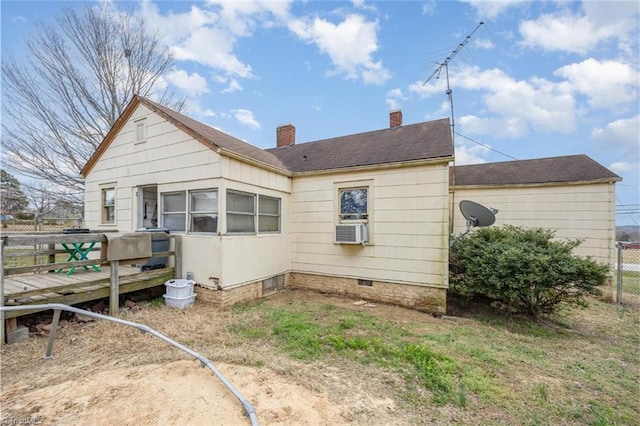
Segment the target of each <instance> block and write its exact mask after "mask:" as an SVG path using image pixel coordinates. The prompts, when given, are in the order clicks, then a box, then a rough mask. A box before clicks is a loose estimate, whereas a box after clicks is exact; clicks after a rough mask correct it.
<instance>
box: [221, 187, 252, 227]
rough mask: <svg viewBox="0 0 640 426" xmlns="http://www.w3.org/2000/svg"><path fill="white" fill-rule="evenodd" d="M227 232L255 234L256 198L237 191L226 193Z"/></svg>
mask: <svg viewBox="0 0 640 426" xmlns="http://www.w3.org/2000/svg"><path fill="white" fill-rule="evenodd" d="M227 232H228V233H229V234H245V233H255V232H256V196H255V194H249V193H246V192H239V191H231V190H230V191H227Z"/></svg>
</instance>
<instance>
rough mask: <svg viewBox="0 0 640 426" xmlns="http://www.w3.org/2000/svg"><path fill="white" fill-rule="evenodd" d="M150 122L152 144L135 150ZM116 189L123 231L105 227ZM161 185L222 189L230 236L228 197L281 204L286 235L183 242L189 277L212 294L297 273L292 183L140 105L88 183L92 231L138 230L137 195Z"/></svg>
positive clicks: (190, 237) (222, 218) (221, 222)
mask: <svg viewBox="0 0 640 426" xmlns="http://www.w3.org/2000/svg"><path fill="white" fill-rule="evenodd" d="M142 118H146V123H147V137H146V141H145V142H142V143H135V142H134V139H135V131H136V129H135V122H136V121H137V120H140V119H142ZM105 184H108V186H113V187H115V188H116V223H115V225H101V223H100V222H101V199H100V197H101V189H102V188H103V187H104V185H105ZM146 185H157V192H158V194H162V193H165V192H172V191H185V190H197V189H209V188H217V189H218V193H219V203H218V210H219V213H218V230H219V232H220V233H221V234H222V233H224V230H225V229H226V215H225V207H226V203H225V193H226V190H227V189H236V190H240V191H245V192H250V193H255V194H261V195H267V196H271V197H277V198H280V199H281V233H279V234H264V235H205V234H184V235H182V243H183V259H182V260H183V263H182V267H183V269H182V270H183V271H184V272H185V273H186V272H187V271H189V272H192V274H193V277H194V279H195V280H196V281H197V282H198V283H199V284H202V285H205V286H215V285H216V284H219V285H222V286H223V287H233V286H236V285H240V284H243V283H246V282H253V281H256V280H259V279H263V278H268V277H270V276H273V275H277V274H282V273H285V272H287V271H288V270H289V269H290V265H291V262H290V246H291V244H290V240H289V213H288V208H289V193H290V191H291V182H290V178H289V177H287V176H284V175H281V174H278V173H275V172H273V171H269V170H266V169H262V168H260V167H257V166H253V165H251V164H247V163H243V162H240V161H238V160H235V159H232V158H228V157H222V156H220V155H219V154H218V153H216V151H215V150H214V149H212V148H210V147H208V146H207V145H205V144H203V143H201V142H200V141H198V140H195V139H193V138H192V137H191V136H190V135H188V134H187V133H185V132H183V131H182V130H180V129H179V128H177V127H176V126H174V125H173V124H171V123H169V122H167V121H166V120H164V119H163V118H162V117H160V116H159V115H157V114H155V113H153V112H152V111H150V110H149V109H147V108H146V107H144V106H143V105H139V106H138V107H137V108H136V110H135V111H134V112H133V113H132V115H131V117H130V118H129V120H128V121H127V123H125V125H124V126H123V127H122V129H121V131H120V132H119V133H118V134H117V135H116V137H115V138H114V140H113V141H112V143H111V144H110V145H109V146H108V149H107V150H106V152H104V153H103V155H102V156H101V157H100V160H99V161H98V162H97V163H96V164H95V166H94V167H93V168H92V170H91V171H90V173H89V174H88V176H87V177H86V180H85V226H87V227H89V228H91V229H96V230H98V229H104V230H117V231H119V232H132V231H134V230H135V229H136V228H137V217H138V216H137V211H136V210H137V202H136V201H137V198H136V197H137V191H138V188H139V187H140V186H146Z"/></svg>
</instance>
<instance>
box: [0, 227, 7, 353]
mask: <svg viewBox="0 0 640 426" xmlns="http://www.w3.org/2000/svg"><path fill="white" fill-rule="evenodd" d="M5 241H6V237H0V307H2V306H4V243H5ZM5 332H6V329H5V323H4V310H0V346H4V339H5V337H6V336H5Z"/></svg>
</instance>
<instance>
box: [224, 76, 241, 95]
mask: <svg viewBox="0 0 640 426" xmlns="http://www.w3.org/2000/svg"><path fill="white" fill-rule="evenodd" d="M240 90H242V86H241V85H240V83H238V80H235V79H232V80H231V81H230V82H229V85H228V86H227V87H226V88H224V89H223V90H221V91H220V93H233V92H237V91H240Z"/></svg>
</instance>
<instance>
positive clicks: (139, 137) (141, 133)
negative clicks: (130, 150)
mask: <svg viewBox="0 0 640 426" xmlns="http://www.w3.org/2000/svg"><path fill="white" fill-rule="evenodd" d="M146 140H147V120H146V119H143V120H138V121H136V143H138V142H145V141H146Z"/></svg>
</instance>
